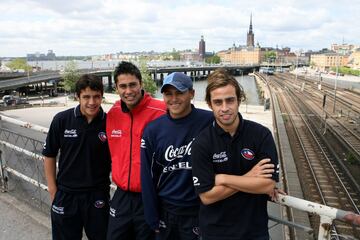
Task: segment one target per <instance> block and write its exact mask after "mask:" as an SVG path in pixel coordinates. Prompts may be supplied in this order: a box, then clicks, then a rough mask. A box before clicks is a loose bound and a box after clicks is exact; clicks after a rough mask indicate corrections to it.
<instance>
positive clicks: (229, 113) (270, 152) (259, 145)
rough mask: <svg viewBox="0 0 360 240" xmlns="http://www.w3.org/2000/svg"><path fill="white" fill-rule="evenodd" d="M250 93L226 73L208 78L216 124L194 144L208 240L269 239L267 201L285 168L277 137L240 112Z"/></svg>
mask: <svg viewBox="0 0 360 240" xmlns="http://www.w3.org/2000/svg"><path fill="white" fill-rule="evenodd" d="M243 98H244V92H243V90H242V88H241V86H240V85H239V83H238V82H237V81H236V79H235V78H234V77H233V76H231V75H230V74H229V73H228V72H227V71H226V70H224V69H218V70H215V71H214V72H213V73H212V74H210V75H209V77H208V86H207V88H206V102H207V103H208V105H209V107H210V108H211V109H212V111H213V113H214V116H215V122H214V123H213V124H211V125H210V126H209V127H207V128H206V129H205V130H204V131H203V132H202V133H201V134H200V135H199V136H198V137H197V138H196V140H195V141H194V143H193V148H192V162H193V176H194V186H195V189H196V192H197V193H198V194H199V196H200V199H201V202H202V204H201V206H200V213H199V222H200V224H199V225H200V229H201V234H202V239H203V240H215V239H224V240H229V239H232V240H233V239H234V240H235V239H256V240H265V239H269V233H268V215H267V201H268V195H272V196H273V192H274V188H275V182H276V181H278V174H279V165H278V158H277V152H276V147H275V143H274V139H273V137H272V135H271V132H270V130H269V129H267V128H266V127H264V126H262V125H260V124H258V123H255V122H252V121H249V120H245V119H243V117H242V115H241V114H240V113H239V112H238V111H239V106H240V102H241V100H242V99H243Z"/></svg>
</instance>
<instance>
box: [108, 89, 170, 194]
mask: <svg viewBox="0 0 360 240" xmlns="http://www.w3.org/2000/svg"><path fill="white" fill-rule="evenodd" d="M165 113H166V106H165V104H164V102H163V101H159V100H156V99H153V98H152V97H151V96H150V95H149V94H147V93H145V94H144V97H143V99H141V101H140V103H139V104H138V105H137V106H136V107H135V108H134V109H132V110H129V109H127V107H126V106H125V104H124V103H122V102H121V100H120V101H117V102H116V103H115V104H114V105H113V106H112V108H111V109H110V110H109V112H108V114H107V118H106V135H107V138H108V142H109V148H110V153H111V161H112V180H113V182H115V184H116V185H117V186H118V187H120V188H121V189H123V190H125V191H132V192H141V183H140V142H141V136H142V133H143V130H144V127H145V126H146V124H147V123H149V122H150V121H152V120H154V119H156V118H158V117H159V116H161V115H163V114H165Z"/></svg>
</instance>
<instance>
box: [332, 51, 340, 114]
mask: <svg viewBox="0 0 360 240" xmlns="http://www.w3.org/2000/svg"><path fill="white" fill-rule="evenodd" d="M338 75H339V56H338V55H337V54H336V77H335V86H334V106H333V113H335V104H336V87H337V79H338Z"/></svg>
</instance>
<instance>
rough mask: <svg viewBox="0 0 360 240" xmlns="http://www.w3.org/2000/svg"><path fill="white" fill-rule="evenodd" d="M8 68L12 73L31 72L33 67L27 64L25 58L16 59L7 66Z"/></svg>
mask: <svg viewBox="0 0 360 240" xmlns="http://www.w3.org/2000/svg"><path fill="white" fill-rule="evenodd" d="M6 66H7V67H8V68H10V69H11V70H12V71H14V70H24V71H25V72H30V71H31V70H32V67H31V66H30V65H29V64H28V63H27V62H26V60H25V59H24V58H15V59H14V60H11V61H10V62H9V63H7V64H6Z"/></svg>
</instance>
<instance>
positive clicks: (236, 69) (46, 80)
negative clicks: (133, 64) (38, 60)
mask: <svg viewBox="0 0 360 240" xmlns="http://www.w3.org/2000/svg"><path fill="white" fill-rule="evenodd" d="M220 67H221V68H225V69H228V70H229V71H231V73H232V74H233V75H241V74H247V73H249V72H253V71H255V70H259V67H260V65H205V66H177V67H171V66H165V67H149V68H148V71H149V73H150V74H151V77H152V79H154V80H155V81H156V82H157V83H158V84H161V83H162V80H163V79H164V77H165V76H166V75H167V74H170V73H172V72H183V73H185V74H187V75H189V76H191V77H192V78H193V79H194V80H196V79H201V78H206V77H207V76H208V75H209V74H210V73H211V72H212V71H214V70H215V69H217V68H220ZM113 71H114V69H112V68H111V69H81V70H80V73H81V74H85V73H92V74H95V75H97V76H100V77H103V78H107V85H108V89H113V87H112V86H113V83H114V80H113V76H112V75H113ZM18 75H19V74H18V73H14V74H8V77H7V78H6V79H2V80H0V90H1V91H6V90H7V91H10V90H18V91H21V92H27V89H28V87H29V86H36V87H37V88H39V90H40V91H42V90H43V89H44V88H45V91H47V90H49V88H52V89H53V90H54V91H55V93H56V89H57V84H58V82H60V81H61V80H62V75H61V74H60V72H59V71H47V72H38V73H35V74H31V75H29V76H26V74H25V76H24V74H22V76H23V77H18ZM20 75H21V74H20ZM14 77H16V78H14ZM105 81H106V80H105ZM48 85H50V86H52V87H50V86H48Z"/></svg>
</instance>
